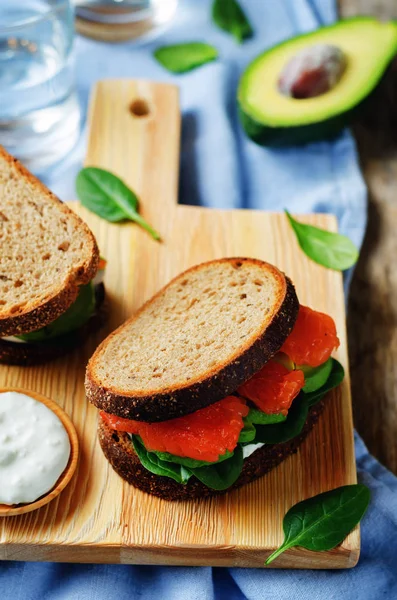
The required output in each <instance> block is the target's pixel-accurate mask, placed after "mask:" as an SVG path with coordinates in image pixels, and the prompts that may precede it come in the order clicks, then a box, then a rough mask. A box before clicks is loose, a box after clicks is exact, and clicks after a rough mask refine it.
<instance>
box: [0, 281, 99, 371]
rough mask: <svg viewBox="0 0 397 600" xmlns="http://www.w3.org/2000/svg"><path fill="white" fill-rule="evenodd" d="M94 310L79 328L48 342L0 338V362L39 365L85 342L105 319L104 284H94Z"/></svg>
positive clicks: (22, 365)
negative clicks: (16, 340)
mask: <svg viewBox="0 0 397 600" xmlns="http://www.w3.org/2000/svg"><path fill="white" fill-rule="evenodd" d="M95 300H96V311H95V313H94V314H93V315H92V316H91V317H90V319H89V320H88V321H87V323H85V324H84V325H83V326H82V327H80V329H77V330H76V331H74V332H73V334H69V335H64V336H61V337H59V338H54V340H52V341H48V342H43V343H40V342H36V343H22V344H20V343H18V342H12V341H11V342H9V341H6V340H2V339H1V338H0V364H4V365H18V366H20V367H29V366H32V365H41V364H44V363H47V362H50V361H52V360H55V359H57V358H59V357H60V356H65V355H66V354H69V352H72V351H73V350H74V349H75V348H77V347H79V346H81V345H82V344H84V343H85V340H86V338H87V337H88V336H89V335H90V334H92V333H95V332H96V331H98V329H100V328H101V327H103V325H104V324H105V322H106V320H107V313H108V310H107V309H108V307H107V305H106V302H105V286H104V285H103V283H100V284H98V285H96V286H95Z"/></svg>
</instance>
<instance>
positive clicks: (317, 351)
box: [85, 258, 343, 500]
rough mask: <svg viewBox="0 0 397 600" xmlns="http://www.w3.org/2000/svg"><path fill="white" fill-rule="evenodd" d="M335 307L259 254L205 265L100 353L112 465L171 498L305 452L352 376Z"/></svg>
mask: <svg viewBox="0 0 397 600" xmlns="http://www.w3.org/2000/svg"><path fill="white" fill-rule="evenodd" d="M338 345H339V340H338V337H337V334H336V329H335V324H334V322H333V320H332V318H331V317H329V316H327V315H325V314H323V313H319V312H317V311H314V310H312V309H310V308H308V307H305V306H300V304H299V301H298V298H297V295H296V291H295V288H294V286H293V284H292V282H291V281H290V280H289V279H288V277H286V276H285V275H284V274H283V273H282V272H281V271H279V270H278V269H277V268H276V267H274V266H272V265H270V264H268V263H266V262H263V261H260V260H256V259H252V258H225V259H220V260H214V261H211V262H207V263H203V264H201V265H198V266H195V267H193V268H191V269H189V270H187V271H185V272H184V273H182V274H181V275H179V276H178V277H176V278H175V279H173V280H172V281H171V282H170V283H169V284H168V285H167V286H166V287H164V288H163V289H162V290H160V291H159V292H158V293H157V294H156V295H155V296H154V297H153V298H152V299H150V300H149V301H148V302H146V304H144V305H143V306H142V308H141V309H140V310H139V311H138V312H137V313H136V314H135V315H134V316H133V317H132V318H131V319H129V320H128V321H127V322H126V323H124V324H123V325H122V326H121V327H119V328H118V329H117V330H116V331H114V332H113V333H112V334H110V336H108V337H107V338H106V339H105V340H104V341H103V342H102V343H101V345H100V346H99V347H98V348H97V350H96V351H95V353H94V354H93V356H92V357H91V359H90V361H89V363H88V366H87V371H86V383H85V386H86V395H87V398H88V400H89V401H90V402H91V403H93V404H94V405H95V406H96V407H97V408H98V409H99V410H100V412H99V425H98V434H99V442H100V445H101V447H102V450H103V452H104V454H105V456H106V458H107V459H108V461H109V462H110V464H111V465H112V467H113V469H114V470H115V471H116V472H117V473H118V474H119V475H120V476H121V477H122V478H123V479H125V480H126V481H128V482H129V483H130V484H132V485H133V486H135V487H137V488H139V489H140V490H143V491H145V492H148V493H150V494H153V495H155V496H159V497H160V498H163V499H166V500H188V499H193V498H203V497H207V496H211V495H213V494H218V493H223V492H226V491H228V490H230V489H233V488H237V487H239V486H241V485H244V484H247V483H249V482H251V481H253V480H255V479H257V478H258V477H260V476H262V475H264V474H265V473H266V472H268V471H269V470H270V469H273V468H274V467H276V466H277V465H278V464H279V463H280V462H281V461H283V460H284V459H286V458H287V457H288V456H289V455H291V454H292V453H294V452H296V450H297V448H298V446H299V444H300V443H301V442H302V441H303V440H304V438H305V437H306V436H307V435H308V433H309V432H310V430H311V429H312V428H313V426H314V425H315V423H316V421H317V419H318V418H319V416H320V414H321V411H322V409H323V406H324V402H325V397H326V392H327V391H328V390H329V389H331V388H332V387H334V386H335V385H337V384H338V383H339V382H340V381H341V379H342V378H343V369H342V367H341V366H340V365H339V363H338V362H337V361H335V360H334V359H333V358H331V353H332V352H333V350H334V349H336V348H337V347H338Z"/></svg>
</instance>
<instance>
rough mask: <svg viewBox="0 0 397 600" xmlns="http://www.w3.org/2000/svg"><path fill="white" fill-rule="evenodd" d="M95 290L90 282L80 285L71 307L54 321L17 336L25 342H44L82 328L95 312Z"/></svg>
mask: <svg viewBox="0 0 397 600" xmlns="http://www.w3.org/2000/svg"><path fill="white" fill-rule="evenodd" d="M95 306H96V302H95V290H94V285H93V283H92V281H90V283H87V285H82V286H81V287H80V289H79V293H78V296H77V298H76V300H75V301H74V302H73V304H72V305H71V306H69V308H68V309H67V310H66V311H65V312H64V313H63V314H62V315H61V316H60V317H58V318H57V319H55V321H53V322H52V323H49V325H46V326H45V327H42V328H41V329H38V330H37V331H31V332H30V333H24V334H21V335H18V336H17V337H19V338H21V340H24V341H25V342H45V341H47V340H50V339H53V338H56V337H60V336H62V335H65V334H67V333H70V332H72V331H75V330H76V329H79V328H80V327H82V326H83V325H84V324H85V323H86V322H87V321H88V319H89V318H90V317H91V316H92V315H93V314H94V312H95Z"/></svg>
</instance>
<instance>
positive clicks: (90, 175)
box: [76, 167, 160, 240]
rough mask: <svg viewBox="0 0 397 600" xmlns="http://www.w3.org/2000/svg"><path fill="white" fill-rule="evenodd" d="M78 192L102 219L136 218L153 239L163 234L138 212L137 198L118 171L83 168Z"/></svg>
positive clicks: (87, 206)
mask: <svg viewBox="0 0 397 600" xmlns="http://www.w3.org/2000/svg"><path fill="white" fill-rule="evenodd" d="M76 191H77V196H78V198H79V200H80V202H81V204H82V205H83V206H85V207H86V208H88V210H90V211H91V212H93V213H95V214H96V215H98V216H99V217H101V218H102V219H106V221H110V222H111V223H116V222H118V221H125V220H129V221H134V222H135V223H137V224H138V225H140V226H141V227H142V228H143V229H145V230H146V231H147V232H148V233H149V234H150V235H151V236H152V238H153V239H155V240H160V235H159V234H158V233H157V231H155V230H154V229H153V227H151V226H150V225H149V223H147V222H146V221H145V219H144V218H143V217H142V216H141V215H140V214H139V212H138V198H137V196H136V195H135V194H134V192H133V191H132V190H131V189H130V188H129V187H128V186H126V184H125V183H124V182H123V181H122V180H121V179H120V178H119V177H117V176H116V175H114V174H113V173H110V172H109V171H105V169H99V168H97V167H86V168H84V169H81V171H80V172H79V173H78V175H77V179H76Z"/></svg>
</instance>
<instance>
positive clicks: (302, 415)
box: [253, 392, 309, 444]
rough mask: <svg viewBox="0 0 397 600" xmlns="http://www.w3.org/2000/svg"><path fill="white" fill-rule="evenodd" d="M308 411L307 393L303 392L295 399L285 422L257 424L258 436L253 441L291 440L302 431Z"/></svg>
mask: <svg viewBox="0 0 397 600" xmlns="http://www.w3.org/2000/svg"><path fill="white" fill-rule="evenodd" d="M308 412H309V405H308V401H307V399H306V396H305V394H303V393H302V392H301V393H300V394H299V395H298V396H297V397H296V398H295V400H294V401H293V403H292V406H291V408H290V409H289V411H288V415H287V418H286V420H285V421H284V422H282V423H276V424H273V425H256V436H255V440H254V441H253V443H254V444H259V443H262V444H280V443H282V442H287V441H288V440H291V439H292V438H294V437H296V436H297V435H299V434H300V432H301V431H302V429H303V426H304V424H305V423H306V419H307V415H308Z"/></svg>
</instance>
